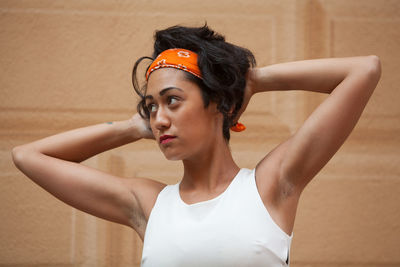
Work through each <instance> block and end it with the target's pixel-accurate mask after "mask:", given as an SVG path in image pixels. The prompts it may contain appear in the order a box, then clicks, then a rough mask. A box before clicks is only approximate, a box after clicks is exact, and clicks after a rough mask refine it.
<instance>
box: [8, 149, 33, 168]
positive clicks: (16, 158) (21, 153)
mask: <svg viewBox="0 0 400 267" xmlns="http://www.w3.org/2000/svg"><path fill="white" fill-rule="evenodd" d="M29 152H30V151H29V149H27V148H26V147H25V146H24V145H22V146H16V147H14V148H13V149H12V160H13V162H14V165H15V166H16V167H17V168H18V169H20V170H21V168H22V165H23V163H24V162H25V161H26V159H27V156H28V155H29Z"/></svg>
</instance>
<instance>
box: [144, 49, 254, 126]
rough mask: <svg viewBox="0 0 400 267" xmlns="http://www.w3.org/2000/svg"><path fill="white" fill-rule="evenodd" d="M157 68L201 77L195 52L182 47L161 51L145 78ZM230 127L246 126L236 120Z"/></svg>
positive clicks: (147, 78)
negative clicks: (175, 70)
mask: <svg viewBox="0 0 400 267" xmlns="http://www.w3.org/2000/svg"><path fill="white" fill-rule="evenodd" d="M159 68H176V69H180V70H183V71H186V72H189V73H191V74H193V75H194V76H196V77H199V78H200V79H202V77H201V72H200V69H199V66H198V65H197V54H196V53H195V52H192V51H190V50H186V49H183V48H172V49H168V50H165V51H163V52H161V53H160V54H159V55H158V56H157V57H156V59H155V60H154V61H153V63H151V65H150V67H149V69H148V70H147V72H146V80H149V76H150V74H151V73H152V72H153V71H155V70H158V69H159ZM230 129H231V130H232V131H234V132H241V131H244V130H246V126H244V125H243V124H241V123H239V122H237V123H236V124H235V125H233V126H232V127H231V128H230Z"/></svg>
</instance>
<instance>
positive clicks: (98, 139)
mask: <svg viewBox="0 0 400 267" xmlns="http://www.w3.org/2000/svg"><path fill="white" fill-rule="evenodd" d="M143 137H146V138H151V132H149V131H148V130H147V127H146V124H145V122H144V121H143V120H142V119H141V118H140V117H139V116H138V115H135V116H134V117H133V118H132V119H130V120H126V121H118V122H113V123H104V124H99V125H93V126H89V127H84V128H79V129H75V130H71V131H68V132H64V133H60V134H57V135H54V136H50V137H46V138H44V139H41V140H38V141H35V142H32V143H29V144H26V145H21V146H18V147H15V148H14V149H13V160H14V163H15V165H16V166H17V167H18V168H19V169H20V170H21V171H22V172H23V173H24V174H25V175H26V176H28V177H29V178H30V179H31V180H32V181H34V182H35V183H37V184H38V185H40V186H41V187H42V188H44V189H45V190H46V191H48V192H49V193H51V194H53V195H54V196H56V197H57V198H59V199H60V200H62V201H64V202H65V203H67V204H69V205H71V206H73V207H75V208H78V209H80V210H82V211H85V212H88V213H90V214H93V215H95V216H97V217H100V218H104V219H107V220H110V221H114V222H118V223H121V224H125V225H128V226H132V227H137V224H138V221H137V220H139V217H140V216H141V214H143V210H142V207H140V203H139V202H138V194H147V193H150V194H151V192H149V190H152V189H151V188H153V187H154V186H157V185H156V183H157V182H153V181H151V180H147V179H124V178H120V177H116V176H114V175H111V174H107V173H104V172H101V171H98V170H96V169H93V168H90V167H87V166H84V165H82V164H79V162H81V161H83V160H85V159H88V158H90V157H92V156H94V155H96V154H98V153H101V152H103V151H106V150H109V149H113V148H116V147H119V146H122V145H124V144H128V143H131V142H134V141H137V140H139V139H141V138H143ZM160 186H161V185H160ZM141 190H142V191H141ZM139 197H140V196H139Z"/></svg>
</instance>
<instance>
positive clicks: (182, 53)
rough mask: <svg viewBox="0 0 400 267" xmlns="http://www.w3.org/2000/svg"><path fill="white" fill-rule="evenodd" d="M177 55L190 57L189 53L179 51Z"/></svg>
mask: <svg viewBox="0 0 400 267" xmlns="http://www.w3.org/2000/svg"><path fill="white" fill-rule="evenodd" d="M177 54H178V56H179V57H190V54H189V52H187V51H178V53H177Z"/></svg>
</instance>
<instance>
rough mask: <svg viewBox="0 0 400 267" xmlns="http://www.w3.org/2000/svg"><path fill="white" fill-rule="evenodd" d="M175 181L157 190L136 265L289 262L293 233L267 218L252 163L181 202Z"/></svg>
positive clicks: (172, 266) (185, 266) (173, 266)
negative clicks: (212, 193) (207, 194)
mask: <svg viewBox="0 0 400 267" xmlns="http://www.w3.org/2000/svg"><path fill="white" fill-rule="evenodd" d="M179 184H180V182H179V183H177V184H175V185H168V186H166V187H164V189H163V190H162V191H161V192H160V193H159V195H158V197H157V200H156V203H155V205H154V207H153V209H152V211H151V213H150V217H149V220H148V223H147V228H146V232H145V237H144V243H143V254H142V261H141V266H142V267H161V266H162V267H195V266H199V267H200V266H202V267H203V266H204V267H205V266H207V267H213V266H215V267H217V266H218V267H223V266H230V267H232V266H240V267H243V266H252V267H253V266H274V267H275V266H289V249H290V244H291V241H292V238H293V233H292V235H291V236H289V235H287V234H286V233H285V232H284V231H283V230H282V229H281V228H280V227H279V226H278V225H277V224H276V223H275V222H274V221H273V220H272V218H271V216H270V215H269V213H268V211H267V209H266V208H265V206H264V203H263V202H262V199H261V197H260V195H259V193H258V190H257V186H256V181H255V169H254V170H249V169H241V170H240V171H239V172H238V174H237V175H236V176H235V178H234V179H233V180H232V182H231V184H230V185H229V186H228V187H227V189H226V190H225V191H224V192H223V193H222V194H220V195H219V196H217V197H216V198H213V199H210V200H206V201H201V202H198V203H194V204H190V205H189V204H186V203H185V202H183V201H182V199H181V197H180V194H179Z"/></svg>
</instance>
